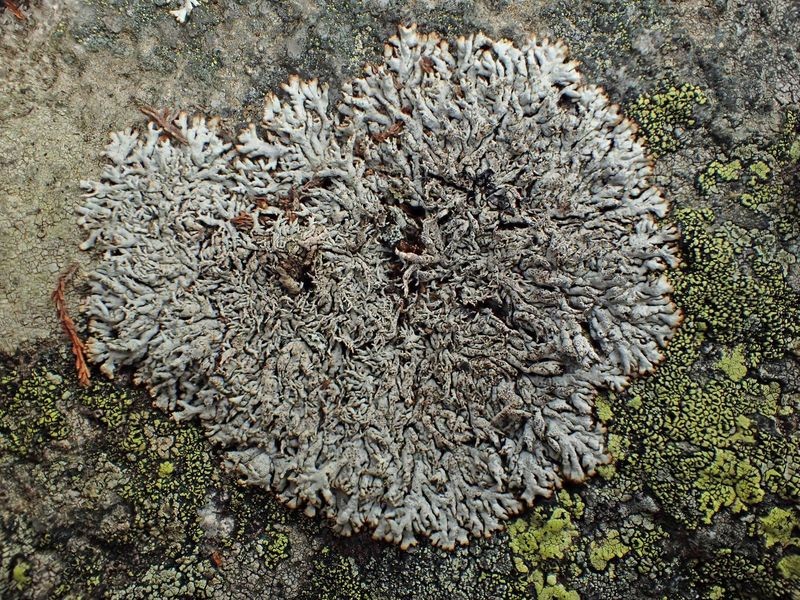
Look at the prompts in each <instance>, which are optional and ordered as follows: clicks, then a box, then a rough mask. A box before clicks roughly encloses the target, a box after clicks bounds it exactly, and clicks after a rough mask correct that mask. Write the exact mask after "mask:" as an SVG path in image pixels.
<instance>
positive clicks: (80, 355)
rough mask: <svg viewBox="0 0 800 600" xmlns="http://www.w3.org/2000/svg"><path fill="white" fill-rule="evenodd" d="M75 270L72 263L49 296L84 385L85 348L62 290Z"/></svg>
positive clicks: (85, 368)
mask: <svg viewBox="0 0 800 600" xmlns="http://www.w3.org/2000/svg"><path fill="white" fill-rule="evenodd" d="M77 270H78V265H72V266H71V267H69V268H68V269H67V270H66V271H64V272H63V273H62V274H61V275H60V276H59V278H58V285H56V289H55V290H54V291H53V295H52V296H51V297H52V299H53V303H54V304H55V305H56V313H57V314H58V320H59V321H60V322H61V326H62V327H63V328H64V331H65V332H66V334H67V335H68V336H69V339H70V342H72V353H73V354H74V355H75V369H76V370H77V371H78V382H79V383H80V384H81V385H82V386H83V387H86V386H88V385H89V367H87V366H86V358H85V357H84V350H85V349H84V345H83V341H82V340H81V338H80V337H78V331H77V330H76V329H75V322H74V321H73V320H72V317H70V316H69V313H68V312H67V301H66V299H65V298H64V291H65V289H66V287H67V281H69V279H70V278H71V277H72V276H73V275H74V274H75V271H77Z"/></svg>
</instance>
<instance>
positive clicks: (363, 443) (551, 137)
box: [80, 27, 679, 548]
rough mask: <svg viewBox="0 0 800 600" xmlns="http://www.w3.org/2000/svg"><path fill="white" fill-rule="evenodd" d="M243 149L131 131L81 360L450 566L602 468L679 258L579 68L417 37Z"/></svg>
mask: <svg viewBox="0 0 800 600" xmlns="http://www.w3.org/2000/svg"><path fill="white" fill-rule="evenodd" d="M284 92H285V93H284V95H283V97H282V98H279V97H277V96H269V97H268V98H267V99H266V108H265V114H264V119H263V123H262V124H261V130H260V131H259V130H258V129H256V128H255V127H250V128H249V129H248V130H246V131H244V132H243V133H242V134H241V136H240V139H239V142H240V143H239V145H238V146H236V147H235V148H234V147H231V146H230V145H229V144H226V143H224V142H223V141H222V140H221V138H220V137H219V135H218V133H217V131H216V128H215V122H214V121H205V120H203V119H199V118H198V119H194V120H193V121H192V122H191V123H189V121H188V120H187V118H186V116H185V115H182V116H180V117H178V118H177V119H176V121H175V126H176V127H178V128H180V131H181V132H182V134H183V136H185V137H186V138H187V143H186V144H179V143H177V142H172V141H169V140H163V139H161V137H160V134H161V132H160V131H159V130H158V129H157V128H156V127H155V126H154V125H151V126H150V127H149V129H148V130H147V131H145V132H143V133H142V134H141V135H139V134H136V133H130V132H121V133H116V134H114V135H113V136H112V142H111V144H110V145H109V146H108V149H107V150H106V156H107V158H108V164H107V166H106V167H105V171H104V172H103V175H102V177H101V180H100V181H98V182H85V183H84V186H85V188H86V189H87V190H88V194H87V198H86V201H85V203H84V205H83V206H82V207H81V209H80V213H81V218H80V220H81V223H82V225H83V226H84V227H85V228H86V230H87V232H88V239H87V241H86V243H85V244H84V247H85V248H90V247H96V248H98V249H100V250H102V252H103V256H102V260H101V261H100V262H99V265H98V266H97V268H96V270H95V271H94V272H93V273H92V274H91V276H90V281H91V294H90V296H89V297H88V299H87V311H88V315H89V317H90V329H91V334H92V338H91V339H90V341H89V345H88V347H89V354H90V357H91V359H92V360H93V361H95V362H97V363H100V364H101V369H102V370H103V372H104V373H106V374H107V375H109V376H113V375H114V373H115V372H116V371H117V369H118V367H120V366H123V365H131V366H134V367H135V370H136V378H137V380H138V381H140V382H141V383H143V384H144V385H146V386H147V387H148V388H149V389H150V391H151V392H152V395H153V397H154V398H155V401H156V403H157V404H158V406H160V407H161V408H163V409H164V410H167V411H171V412H172V413H173V414H175V416H176V417H178V418H181V419H186V418H192V417H197V418H199V419H200V420H201V421H202V423H203V425H204V427H205V429H206V431H207V434H208V436H209V437H210V438H211V439H212V440H213V441H215V442H216V443H218V444H220V445H221V446H222V447H223V449H224V454H225V457H226V460H227V463H228V464H229V466H230V467H231V468H233V469H235V470H236V471H237V472H239V473H240V474H241V475H242V477H243V479H244V480H246V481H247V482H249V483H251V484H255V485H261V486H264V487H266V488H269V489H272V490H274V491H275V492H276V493H277V494H278V496H279V497H280V498H282V499H283V500H285V501H286V502H288V503H289V505H291V506H297V505H304V506H305V507H306V512H308V513H309V514H314V513H315V512H316V511H319V512H321V513H322V514H324V515H325V516H327V517H329V518H331V519H332V520H333V521H334V527H335V528H336V530H337V531H339V532H341V533H344V534H349V533H351V532H353V531H357V530H360V529H362V528H370V529H372V530H374V535H375V537H377V538H383V539H386V540H390V541H393V542H397V543H399V544H400V545H401V546H402V547H404V548H405V547H408V546H409V545H412V544H414V543H416V541H417V538H418V536H419V535H420V534H421V535H426V536H429V537H430V539H431V541H432V542H433V543H434V544H436V545H438V546H442V547H445V548H450V547H453V545H454V544H455V543H457V542H458V543H465V542H466V541H467V539H468V536H469V535H488V534H489V533H490V532H492V531H494V530H497V529H498V528H500V527H501V526H502V522H503V521H504V520H505V519H507V518H508V517H509V516H510V515H512V514H514V513H517V512H519V511H520V510H521V509H522V508H523V507H524V505H525V504H530V503H532V502H533V501H534V499H535V497H536V496H547V495H550V494H551V493H552V491H553V489H554V488H555V487H557V486H559V485H560V484H561V483H562V481H563V480H565V479H567V480H573V481H578V480H581V479H583V478H585V477H586V475H588V474H591V473H592V472H593V470H594V469H595V467H596V466H597V465H598V464H601V463H603V462H605V461H606V460H607V455H606V453H605V450H604V439H603V430H602V428H601V426H600V425H599V424H598V422H597V420H596V418H595V417H594V416H593V414H592V407H593V398H594V397H595V395H596V393H597V391H598V389H601V388H611V389H619V388H621V387H622V386H624V385H625V384H626V383H627V381H628V379H629V378H630V377H631V376H632V375H635V374H638V373H642V372H646V371H648V370H650V369H651V368H652V367H653V365H654V364H655V363H657V362H658V361H659V360H660V359H661V352H660V349H661V347H663V346H664V344H665V343H666V341H667V340H668V339H669V338H670V336H671V334H672V331H673V329H674V327H675V326H676V324H677V322H678V320H679V314H678V312H677V309H676V308H675V306H674V305H673V304H672V302H671V301H670V298H669V293H670V286H669V284H668V282H667V280H666V278H665V276H664V273H663V272H664V270H665V268H667V267H668V266H672V265H674V264H675V263H676V262H677V258H676V254H675V250H674V248H673V247H672V242H673V241H674V239H675V237H676V234H675V232H674V230H673V229H671V228H670V227H664V226H661V227H659V226H658V225H657V224H656V222H655V218H656V217H662V216H663V215H664V213H665V211H666V202H665V201H664V199H663V198H662V196H661V195H660V193H659V191H658V190H657V189H655V188H654V187H652V186H651V185H650V183H649V181H648V176H649V174H650V166H649V164H648V160H647V158H646V156H645V152H644V149H643V148H642V146H641V145H640V144H639V143H638V142H637V141H636V140H635V139H634V136H633V131H632V126H631V124H630V123H629V122H628V121H626V120H624V119H623V118H622V117H621V115H620V114H619V112H618V110H617V108H616V107H615V106H613V105H611V104H609V102H608V99H607V98H606V96H605V95H604V94H603V92H602V91H601V90H600V89H599V88H597V87H594V86H590V85H587V84H585V83H584V82H583V81H582V79H581V76H580V75H579V73H578V71H577V70H576V64H575V63H574V62H570V61H568V59H567V57H566V49H565V48H564V47H563V46H562V45H560V44H551V43H547V42H541V41H536V40H531V41H530V42H528V43H526V44H525V45H524V46H522V47H521V48H517V47H515V46H514V45H513V44H512V43H510V42H508V41H493V40H491V39H489V38H487V37H485V36H483V35H481V34H477V35H472V36H469V37H466V38H461V39H458V40H457V41H456V42H455V43H454V44H453V45H448V43H447V42H445V41H442V40H440V39H439V38H438V37H437V36H436V35H433V34H429V35H423V34H420V33H418V32H417V31H416V29H415V28H413V27H412V28H401V30H400V33H399V35H398V36H397V37H394V38H392V39H391V40H390V41H389V43H388V44H387V45H386V50H385V55H384V63H383V64H381V65H377V66H369V67H367V69H366V72H365V74H364V76H363V77H362V78H360V79H355V80H354V81H352V82H350V83H348V84H346V85H345V86H344V89H343V93H342V100H341V102H340V103H339V104H338V106H336V107H334V108H331V107H330V106H329V97H328V93H327V89H326V87H325V86H324V85H320V84H318V83H317V82H316V81H311V82H303V81H301V80H299V79H298V78H292V79H291V80H290V81H289V83H288V84H286V85H285V86H284Z"/></svg>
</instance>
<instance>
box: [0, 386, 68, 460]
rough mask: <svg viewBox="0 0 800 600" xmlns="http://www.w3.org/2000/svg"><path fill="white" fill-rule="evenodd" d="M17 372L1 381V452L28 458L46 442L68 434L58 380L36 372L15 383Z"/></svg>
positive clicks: (63, 437) (61, 438) (59, 438)
mask: <svg viewBox="0 0 800 600" xmlns="http://www.w3.org/2000/svg"><path fill="white" fill-rule="evenodd" d="M18 378H19V376H18V374H16V373H7V374H5V375H4V376H3V378H2V379H0V451H4V450H5V451H11V452H14V453H16V454H21V455H28V454H30V453H33V452H35V451H36V450H37V449H38V448H40V447H41V445H42V444H43V443H45V442H48V441H52V440H63V439H65V438H66V437H67V436H68V434H69V426H68V425H67V419H66V417H65V415H64V414H63V413H62V411H61V410H60V409H59V407H58V404H59V402H60V401H61V390H60V388H59V385H58V382H59V380H60V377H58V376H56V375H54V374H51V373H48V372H47V371H46V370H37V371H35V372H34V373H32V374H31V375H30V376H28V377H26V378H24V379H22V380H21V382H20V383H16V380H17V379H18Z"/></svg>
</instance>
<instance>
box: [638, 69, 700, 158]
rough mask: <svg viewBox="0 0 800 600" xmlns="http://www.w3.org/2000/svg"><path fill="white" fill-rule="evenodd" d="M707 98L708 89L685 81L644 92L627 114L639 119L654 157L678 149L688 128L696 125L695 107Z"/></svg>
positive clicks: (641, 129)
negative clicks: (680, 83) (678, 85)
mask: <svg viewBox="0 0 800 600" xmlns="http://www.w3.org/2000/svg"><path fill="white" fill-rule="evenodd" d="M706 102H708V98H707V97H706V95H705V93H704V92H703V91H702V90H701V89H700V88H699V87H698V86H695V85H691V84H689V83H685V84H683V85H681V86H680V87H676V86H672V87H668V88H666V89H664V90H662V91H659V92H656V93H652V94H643V95H642V96H639V98H637V99H636V100H635V101H634V102H633V103H632V104H630V105H629V106H628V107H627V110H626V112H627V114H628V116H629V117H631V118H632V119H633V120H634V121H636V123H638V125H639V128H640V131H641V133H642V134H643V135H644V137H645V138H646V139H647V146H648V148H649V150H650V153H651V155H652V156H654V157H658V156H661V155H663V154H666V153H667V152H673V151H675V150H677V149H678V148H679V147H680V145H681V140H680V138H681V135H682V131H683V129H685V128H689V127H693V126H694V125H695V119H694V111H695V109H696V107H697V106H700V105H703V104H705V103H706Z"/></svg>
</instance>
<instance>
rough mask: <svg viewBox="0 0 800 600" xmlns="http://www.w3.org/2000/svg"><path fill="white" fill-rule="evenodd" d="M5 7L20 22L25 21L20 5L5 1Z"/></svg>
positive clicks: (8, 0) (12, 0)
mask: <svg viewBox="0 0 800 600" xmlns="http://www.w3.org/2000/svg"><path fill="white" fill-rule="evenodd" d="M3 6H5V7H6V10H7V11H8V12H10V13H11V14H12V15H14V16H15V17H16V18H17V19H19V20H20V21H24V20H25V18H26V17H25V13H23V12H22V11H21V10H20V8H19V5H18V4H17V3H16V2H14V0H3Z"/></svg>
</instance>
